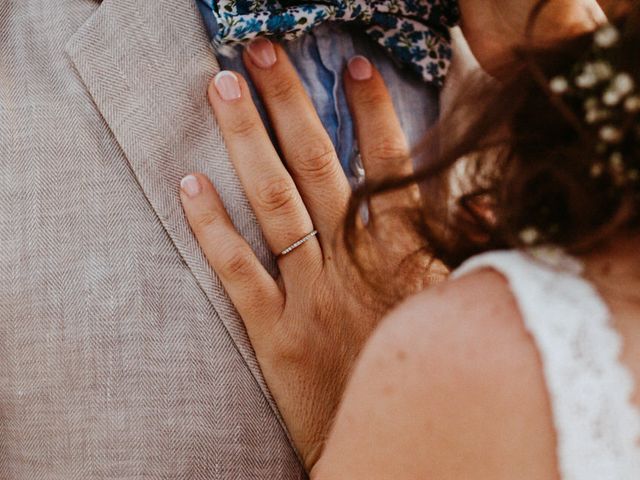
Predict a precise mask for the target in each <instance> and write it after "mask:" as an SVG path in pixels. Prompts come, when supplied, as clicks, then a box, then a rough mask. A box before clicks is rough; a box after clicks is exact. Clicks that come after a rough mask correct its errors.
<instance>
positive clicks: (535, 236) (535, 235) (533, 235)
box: [520, 227, 540, 245]
mask: <svg viewBox="0 0 640 480" xmlns="http://www.w3.org/2000/svg"><path fill="white" fill-rule="evenodd" d="M538 240H540V232H539V231H538V229H537V228H534V227H527V228H525V229H524V230H522V231H521V232H520V241H521V242H522V243H524V244H525V245H533V244H535V243H536V242H538Z"/></svg>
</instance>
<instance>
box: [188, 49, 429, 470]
mask: <svg viewBox="0 0 640 480" xmlns="http://www.w3.org/2000/svg"><path fill="white" fill-rule="evenodd" d="M245 62H246V64H247V67H248V70H249V72H250V74H251V76H252V79H253V81H254V83H255V86H256V88H257V90H258V92H259V93H260V95H261V96H262V98H263V99H264V103H265V106H266V108H267V111H268V113H269V116H270V119H271V122H272V124H273V127H274V129H275V131H276V134H277V138H278V142H279V146H280V150H281V151H282V155H283V158H281V157H280V156H279V155H278V152H277V151H276V149H275V148H274V146H273V145H272V143H271V141H270V139H269V136H268V135H267V132H266V130H265V128H264V126H263V124H262V122H261V120H260V117H259V115H258V112H257V110H256V108H255V106H254V104H253V102H252V100H251V96H250V93H249V90H248V88H247V84H246V82H245V81H244V80H243V79H242V78H241V77H240V75H238V74H236V73H232V72H221V73H219V74H218V75H217V76H216V77H215V79H214V81H213V82H212V83H211V85H210V88H209V100H210V103H211V105H212V107H213V109H214V111H215V114H216V117H217V119H218V122H219V125H220V128H221V130H222V133H223V135H224V138H225V141H226V145H227V148H228V150H229V154H230V156H231V159H232V161H233V163H234V166H235V168H236V170H237V173H238V176H239V178H240V180H241V182H242V184H243V186H244V189H245V191H246V194H247V197H248V199H249V201H250V202H251V205H252V207H253V208H254V210H255V213H256V216H257V219H258V221H259V222H260V225H261V227H262V229H263V231H264V235H265V237H266V239H267V242H268V244H269V246H270V247H271V250H272V251H273V253H274V255H277V256H278V265H279V269H280V277H279V278H278V279H274V278H272V277H271V275H269V273H268V272H267V271H266V270H265V269H264V268H263V266H262V265H261V264H260V262H259V261H258V259H257V257H256V256H255V255H254V253H253V252H252V250H251V248H250V246H249V245H248V244H247V243H246V242H245V241H244V240H243V238H241V237H240V235H239V234H238V233H237V231H236V230H235V229H234V227H233V225H232V223H231V221H230V219H229V217H228V216H227V213H226V212H225V209H224V207H223V205H222V203H221V201H220V198H219V197H218V195H217V194H216V192H215V190H214V188H213V186H212V184H211V183H210V181H209V180H208V179H207V178H206V177H204V176H203V175H201V174H196V175H190V176H188V177H186V178H185V179H184V180H183V181H182V192H181V195H182V201H183V205H184V209H185V212H186V215H187V217H188V220H189V223H190V225H191V228H192V230H193V232H194V233H195V235H196V237H197V238H198V240H199V242H200V244H201V246H202V249H203V250H204V253H205V255H206V256H207V259H208V260H209V262H210V264H211V266H212V267H213V269H214V270H215V272H216V273H217V274H218V276H219V277H220V280H221V281H222V283H223V284H224V286H225V288H226V290H227V292H228V294H229V296H230V298H231V300H232V301H233V303H234V304H235V306H236V308H237V309H238V312H239V314H240V315H241V316H242V319H243V320H244V322H245V325H246V328H247V331H248V334H249V337H250V339H251V342H252V344H253V346H254V349H255V352H256V355H257V358H258V361H259V363H260V366H261V368H262V371H263V373H264V376H265V379H266V381H267V383H268V385H269V387H270V389H271V391H272V393H273V395H274V398H275V400H276V402H277V404H278V406H279V408H280V411H281V413H282V415H283V418H284V420H285V422H286V423H287V426H288V428H289V430H290V433H291V435H292V438H293V440H294V442H295V443H296V445H297V447H298V448H299V450H300V453H301V455H302V456H303V458H304V459H305V462H306V464H307V467H308V468H310V467H311V466H312V465H313V463H314V461H315V459H316V458H317V456H318V454H319V451H320V449H321V447H322V444H323V440H324V438H325V436H326V433H327V430H328V428H329V426H330V423H331V420H332V416H333V414H334V412H335V409H336V406H337V404H338V402H339V400H340V398H341V395H342V391H343V387H344V384H345V380H346V377H347V375H348V373H349V371H350V368H351V366H352V363H353V361H354V359H355V358H356V356H357V355H358V353H359V351H360V349H361V347H362V345H363V343H364V341H365V339H366V338H367V337H368V336H369V334H370V333H371V331H372V330H373V328H374V327H375V326H376V324H377V322H378V320H379V319H380V317H381V315H382V314H383V313H384V311H385V308H384V304H383V303H382V302H381V301H380V300H379V296H377V295H376V292H375V291H373V290H372V289H371V287H369V286H368V285H367V283H366V282H364V281H363V280H362V279H361V278H360V277H359V275H358V274H357V272H356V271H355V270H354V269H353V268H350V267H347V265H350V263H349V258H348V256H347V253H346V252H345V249H344V247H343V246H342V242H341V241H340V240H341V237H340V236H339V234H340V232H341V228H342V223H343V221H344V215H345V211H346V208H347V203H348V200H349V196H350V186H349V183H348V181H347V178H346V177H345V175H344V173H343V171H342V168H341V166H340V163H339V161H338V158H337V156H336V153H335V150H334V148H333V145H332V143H331V141H330V139H329V137H328V135H327V133H326V132H325V130H324V128H323V126H322V124H321V122H320V120H319V118H318V116H317V114H316V112H315V110H314V108H313V105H312V103H311V101H310V100H309V98H308V97H307V95H306V93H305V91H304V89H303V86H302V85H301V83H300V81H299V79H298V77H297V74H296V72H295V70H294V68H293V67H292V65H291V64H290V63H289V60H288V58H287V57H286V54H285V53H284V51H283V50H282V49H281V48H280V47H278V46H274V45H272V44H271V43H270V42H269V41H267V40H264V39H263V40H258V41H257V42H255V43H253V44H252V45H251V46H249V47H248V49H247V52H245ZM349 71H350V72H351V73H350V74H346V75H345V81H346V87H347V92H348V95H349V99H350V103H351V106H352V110H353V115H354V118H355V121H356V124H357V134H358V139H359V146H360V151H361V154H362V157H363V162H364V166H365V170H366V172H367V175H368V176H370V177H382V176H385V175H388V174H393V175H398V174H401V173H409V172H410V171H411V162H410V160H409V156H408V149H407V145H406V141H405V139H404V135H403V133H402V131H401V129H400V125H399V123H398V120H397V118H396V116H395V113H394V111H393V106H392V103H391V100H390V97H389V95H388V93H387V91H386V89H385V87H384V85H383V81H382V79H381V77H380V76H379V74H378V73H377V72H376V71H375V70H374V69H373V67H372V66H371V65H370V64H369V62H368V61H367V60H365V59H364V58H360V57H357V58H356V59H354V60H352V62H351V63H350V68H349ZM416 194H417V188H416V190H414V191H409V190H408V191H405V192H402V193H398V194H391V195H386V196H385V197H384V198H381V199H379V200H377V201H376V202H373V203H372V205H371V206H370V208H371V209H373V210H374V211H373V213H375V210H385V209H390V208H394V207H403V206H409V205H410V204H412V203H413V202H415V201H416V200H417V199H416ZM316 229H317V232H318V234H317V236H311V237H309V238H308V240H307V241H305V242H304V243H303V244H302V245H300V246H298V247H297V248H295V249H294V250H292V251H291V252H289V253H287V254H285V255H281V252H283V251H285V250H286V249H287V248H288V247H290V246H291V245H293V244H294V243H295V242H297V241H298V240H299V239H302V238H306V237H307V235H308V234H310V233H311V232H314V231H315V230H316ZM389 233H391V232H389ZM393 233H394V234H396V235H397V236H398V243H400V240H401V238H402V233H401V232H393ZM389 237H390V238H393V237H392V235H389ZM406 247H407V248H406V252H404V253H406V254H408V253H410V252H411V251H412V250H413V249H415V247H416V246H415V245H411V244H410V243H409V242H407V245H406ZM392 250H394V249H391V248H390V249H389V251H392ZM395 251H397V248H396V249H395ZM400 260H401V258H400V256H398V255H395V256H391V255H390V256H389V257H388V258H382V259H380V264H379V266H377V267H379V268H380V269H383V271H386V272H389V274H393V272H395V271H396V270H397V268H398V266H399V262H400Z"/></svg>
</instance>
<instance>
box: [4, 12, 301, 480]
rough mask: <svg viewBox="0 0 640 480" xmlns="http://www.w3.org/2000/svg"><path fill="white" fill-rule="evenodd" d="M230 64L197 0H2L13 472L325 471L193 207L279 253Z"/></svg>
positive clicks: (33, 477)
mask: <svg viewBox="0 0 640 480" xmlns="http://www.w3.org/2000/svg"><path fill="white" fill-rule="evenodd" d="M217 68H218V67H217V64H216V60H215V55H214V52H213V51H212V50H211V47H210V46H209V44H208V41H207V37H206V34H205V32H204V29H203V26H202V25H201V19H200V17H199V13H198V11H197V8H196V6H195V2H194V1H193V0H104V1H103V2H102V3H100V2H98V1H96V0H47V1H45V2H43V1H41V0H0V479H2V480H12V479H28V480H40V479H43V480H56V479H60V480H62V479H65V480H66V479H69V480H71V479H82V480H84V479H142V478H144V479H168V478H171V479H173V478H175V479H240V480H242V479H270V480H271V479H298V478H304V477H305V474H304V471H303V469H302V467H301V465H300V462H299V460H298V457H297V456H296V453H295V451H294V449H293V448H292V446H291V444H290V442H289V439H288V436H287V433H286V430H285V429H284V428H283V425H282V422H281V419H280V417H279V415H278V413H277V409H276V408H275V405H274V403H273V401H272V399H271V398H270V396H269V393H268V390H267V388H266V386H265V383H264V380H263V378H262V377H261V373H260V370H259V368H258V365H257V362H256V360H255V357H254V354H253V352H252V349H251V346H250V343H249V341H248V339H247V336H246V332H245V330H244V327H243V325H242V322H241V320H240V319H239V318H238V317H237V314H236V313H235V311H234V309H233V307H232V305H231V304H230V303H229V301H228V299H227V297H226V296H225V294H224V291H223V289H222V288H221V285H220V283H219V282H218V280H217V279H216V277H215V275H214V274H213V273H212V271H211V269H210V268H209V266H208V264H207V262H206V260H205V258H204V257H203V255H202V253H201V250H200V249H199V247H198V245H197V243H196V241H195V239H194V237H193V236H192V234H191V231H190V229H189V227H188V225H187V223H186V221H185V217H184V215H183V211H182V208H181V205H180V200H179V193H178V185H179V181H180V178H181V177H182V176H183V175H184V174H186V173H188V172H192V171H202V172H204V173H206V174H208V175H209V177H210V178H211V179H212V180H213V182H214V184H215V185H216V186H217V188H218V190H219V192H220V193H221V196H222V198H223V200H224V202H225V203H226V205H227V207H228V209H229V211H230V214H231V216H232V218H233V220H234V221H235V223H236V225H237V227H238V229H239V230H240V232H241V233H242V234H243V235H244V236H245V237H246V238H247V239H248V240H249V241H250V242H251V244H252V245H253V247H254V248H255V250H256V251H257V252H258V255H259V256H260V258H261V259H262V260H263V261H264V262H265V264H266V265H268V266H269V268H273V267H274V265H273V260H272V259H271V258H270V254H269V253H268V250H267V249H266V247H265V244H264V241H263V238H262V236H261V233H260V230H259V228H258V226H257V224H256V221H255V218H254V216H253V214H252V213H251V210H250V208H249V205H248V203H247V201H246V198H245V196H244V193H243V191H242V188H241V187H240V184H239V183H238V180H237V178H236V175H235V173H234V171H233V168H232V166H231V164H230V162H229V159H228V157H227V153H226V151H225V148H224V145H223V142H222V139H221V136H220V133H219V131H218V129H217V127H216V123H215V119H214V117H213V114H212V112H211V110H210V108H209V106H208V104H207V100H206V86H207V83H208V81H209V80H210V78H211V77H212V76H213V75H214V74H215V72H216V70H217Z"/></svg>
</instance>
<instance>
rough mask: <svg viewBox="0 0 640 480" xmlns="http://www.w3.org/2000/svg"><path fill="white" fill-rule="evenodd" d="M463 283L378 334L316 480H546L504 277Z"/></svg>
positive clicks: (547, 425)
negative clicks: (514, 479) (539, 479)
mask: <svg viewBox="0 0 640 480" xmlns="http://www.w3.org/2000/svg"><path fill="white" fill-rule="evenodd" d="M471 277H474V278H468V279H467V278H463V279H461V280H459V281H456V282H453V283H450V284H447V285H444V286H442V287H435V288H433V289H431V290H430V291H429V292H428V293H423V294H421V296H419V297H417V298H415V299H413V300H411V301H409V302H408V303H407V304H405V305H404V306H402V307H401V308H400V309H399V310H397V311H396V312H395V313H394V314H392V315H391V316H390V317H389V318H388V319H387V320H386V321H385V323H384V324H383V325H382V327H381V328H380V329H379V330H378V331H377V333H376V334H375V335H374V337H373V338H372V340H371V341H370V342H369V344H368V345H367V347H366V349H365V351H364V352H363V355H362V357H361V359H360V360H359V362H358V365H357V367H356V369H355V372H354V375H353V377H352V379H351V381H350V384H349V386H348V388H347V391H346V394H345V397H344V399H343V403H342V405H341V407H340V409H339V412H338V414H337V417H336V420H335V424H334V427H333V429H332V433H331V435H330V437H329V439H328V441H327V445H326V448H325V450H324V453H323V455H322V458H321V459H320V461H319V462H318V465H317V466H316V468H315V469H314V471H313V475H312V478H313V479H314V480H334V479H335V480H337V479H345V478H349V479H352V480H358V479H367V480H375V479H394V480H403V479H420V480H422V479H430V478H433V479H438V480H441V479H456V480H460V479H464V478H474V479H484V478H486V479H489V478H490V479H492V480H497V479H503V478H504V479H507V478H508V479H512V478H519V479H530V478H531V479H533V478H536V479H537V478H545V479H547V480H548V479H552V478H555V477H554V475H555V473H554V472H555V463H554V457H553V452H554V448H555V447H554V435H553V428H552V427H551V421H550V413H549V407H548V404H547V397H546V391H545V388H544V381H543V379H542V375H541V372H540V368H539V365H538V360H537V355H536V351H535V348H534V347H533V346H532V344H531V341H530V339H529V338H528V336H527V335H526V332H525V331H524V328H523V327H522V325H521V322H519V317H518V314H517V309H516V307H515V305H514V304H513V300H512V299H511V296H510V295H509V294H508V291H507V288H506V287H505V285H504V281H503V280H502V277H500V276H499V275H497V274H495V273H492V272H484V273H480V274H477V275H472V276H471ZM485 286H486V288H484V287H485ZM492 286H493V288H492ZM492 291H495V292H497V293H495V294H493V293H489V294H488V295H487V292H492ZM491 297H495V298H491ZM545 458H546V459H547V461H546V462H545ZM523 466H524V467H525V470H526V469H527V468H528V467H530V468H529V473H530V475H528V474H527V473H526V472H524V473H523ZM536 475H537V476H536Z"/></svg>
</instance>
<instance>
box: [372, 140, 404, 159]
mask: <svg viewBox="0 0 640 480" xmlns="http://www.w3.org/2000/svg"><path fill="white" fill-rule="evenodd" d="M372 147H373V148H372V149H371V151H370V152H368V153H369V155H370V156H372V157H373V158H374V159H379V160H398V159H405V158H407V157H408V156H409V152H408V150H407V147H406V145H405V144H404V142H402V141H398V139H397V138H395V137H390V136H388V135H381V136H379V137H378V141H376V143H375V144H374V145H373V146H372Z"/></svg>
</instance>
